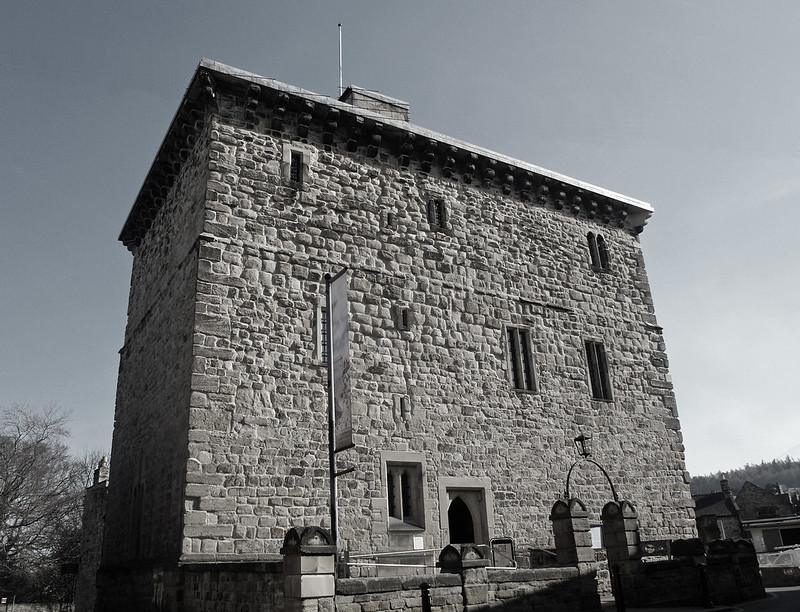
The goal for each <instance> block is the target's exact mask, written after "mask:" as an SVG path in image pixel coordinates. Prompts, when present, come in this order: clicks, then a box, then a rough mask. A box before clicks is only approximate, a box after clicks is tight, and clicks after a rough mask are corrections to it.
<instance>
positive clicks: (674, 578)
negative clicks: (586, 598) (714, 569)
mask: <svg viewBox="0 0 800 612" xmlns="http://www.w3.org/2000/svg"><path fill="white" fill-rule="evenodd" d="M619 567H620V572H621V575H620V580H621V583H622V589H623V595H624V598H625V603H626V604H627V605H629V606H659V605H661V606H670V605H675V606H680V605H702V604H703V602H704V601H705V595H704V591H703V578H702V574H701V571H702V569H701V567H699V566H697V565H695V563H694V561H693V560H692V559H689V558H687V559H672V560H669V561H652V562H649V563H640V562H637V561H632V562H629V563H628V564H620V565H619Z"/></svg>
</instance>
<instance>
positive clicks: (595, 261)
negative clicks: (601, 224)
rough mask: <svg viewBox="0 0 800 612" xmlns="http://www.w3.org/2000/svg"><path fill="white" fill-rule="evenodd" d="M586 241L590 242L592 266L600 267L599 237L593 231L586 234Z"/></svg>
mask: <svg viewBox="0 0 800 612" xmlns="http://www.w3.org/2000/svg"><path fill="white" fill-rule="evenodd" d="M586 242H588V243H589V257H590V259H591V263H592V266H593V267H595V268H598V267H600V255H599V254H598V252H597V237H596V236H595V235H594V233H593V232H589V233H588V234H586Z"/></svg>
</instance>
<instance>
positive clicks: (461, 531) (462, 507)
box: [447, 497, 475, 544]
mask: <svg viewBox="0 0 800 612" xmlns="http://www.w3.org/2000/svg"><path fill="white" fill-rule="evenodd" d="M447 523H448V526H449V528H450V543H451V544H472V543H473V542H475V528H474V526H473V524H472V512H470V511H469V508H468V507H467V504H465V503H464V500H463V499H461V498H460V497H456V498H455V499H454V500H453V501H452V502H450V507H449V508H448V509H447Z"/></svg>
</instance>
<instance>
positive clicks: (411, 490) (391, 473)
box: [386, 463, 425, 527]
mask: <svg viewBox="0 0 800 612" xmlns="http://www.w3.org/2000/svg"><path fill="white" fill-rule="evenodd" d="M386 478H387V483H386V485H387V486H386V492H387V495H388V498H389V499H388V502H389V526H390V527H402V526H412V527H424V525H425V521H424V517H423V507H422V495H423V492H422V467H421V466H420V464H418V463H387V464H386Z"/></svg>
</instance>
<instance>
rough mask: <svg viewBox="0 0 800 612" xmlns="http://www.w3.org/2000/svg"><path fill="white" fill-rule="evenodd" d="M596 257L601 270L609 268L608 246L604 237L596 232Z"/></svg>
mask: <svg viewBox="0 0 800 612" xmlns="http://www.w3.org/2000/svg"><path fill="white" fill-rule="evenodd" d="M597 259H598V261H599V262H600V268H601V269H602V270H606V271H607V270H609V269H610V266H609V264H608V247H606V239H605V238H603V237H602V236H600V235H599V234H598V236H597Z"/></svg>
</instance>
